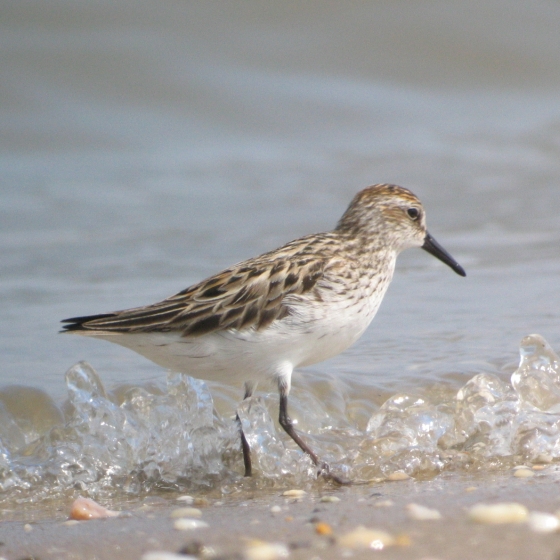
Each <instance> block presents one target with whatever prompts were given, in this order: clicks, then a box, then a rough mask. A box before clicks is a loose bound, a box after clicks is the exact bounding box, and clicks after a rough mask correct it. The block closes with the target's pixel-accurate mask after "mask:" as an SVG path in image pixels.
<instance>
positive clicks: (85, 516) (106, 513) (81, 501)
mask: <svg viewBox="0 0 560 560" xmlns="http://www.w3.org/2000/svg"><path fill="white" fill-rule="evenodd" d="M120 514H121V512H119V511H111V510H110V509H107V508H106V507H103V506H102V505H100V504H98V503H97V502H94V501H93V500H92V499H90V498H83V497H82V496H80V497H79V498H76V499H75V500H74V502H73V503H72V507H71V508H70V519H78V520H80V521H86V520H89V519H105V518H106V517H117V516H119V515H120Z"/></svg>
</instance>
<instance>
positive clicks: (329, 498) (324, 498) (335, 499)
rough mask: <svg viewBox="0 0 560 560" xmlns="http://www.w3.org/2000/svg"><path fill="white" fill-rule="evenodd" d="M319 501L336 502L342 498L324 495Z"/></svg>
mask: <svg viewBox="0 0 560 560" xmlns="http://www.w3.org/2000/svg"><path fill="white" fill-rule="evenodd" d="M319 501H321V502H325V503H330V504H335V503H337V502H340V498H337V497H336V496H323V497H322V498H321V499H320V500H319Z"/></svg>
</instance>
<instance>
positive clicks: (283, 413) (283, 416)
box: [278, 389, 319, 466]
mask: <svg viewBox="0 0 560 560" xmlns="http://www.w3.org/2000/svg"><path fill="white" fill-rule="evenodd" d="M278 421H279V422H280V426H282V428H284V431H285V432H286V433H287V434H288V435H289V436H290V437H291V438H292V439H293V440H294V441H295V442H296V443H297V444H298V445H299V447H300V449H301V450H302V451H303V452H304V453H307V454H308V455H309V456H310V457H311V460H312V461H313V464H314V465H316V466H319V458H318V457H317V455H315V453H313V451H312V450H311V449H310V447H309V446H308V445H307V444H306V443H305V442H304V441H303V440H302V439H301V438H300V437H299V435H298V433H297V432H296V431H295V429H294V425H293V424H292V420H291V418H290V417H289V416H288V396H287V395H286V394H285V392H283V391H282V389H280V417H279V418H278Z"/></svg>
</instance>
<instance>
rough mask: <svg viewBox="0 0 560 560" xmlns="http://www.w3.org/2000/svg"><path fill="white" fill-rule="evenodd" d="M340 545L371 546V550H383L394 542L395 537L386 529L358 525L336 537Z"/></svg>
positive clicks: (350, 546) (345, 546) (352, 546)
mask: <svg viewBox="0 0 560 560" xmlns="http://www.w3.org/2000/svg"><path fill="white" fill-rule="evenodd" d="M337 542H338V544H339V545H340V546H342V547H344V548H371V549H372V550H383V549H384V548H386V547H388V546H392V545H394V544H395V538H394V537H393V536H392V535H390V534H389V533H387V532H386V531H380V530H378V529H367V528H366V527H363V526H362V525H360V526H359V527H356V528H355V529H354V530H353V531H350V533H346V534H345V535H342V536H341V537H339V538H338V539H337Z"/></svg>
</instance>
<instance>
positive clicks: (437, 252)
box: [422, 232, 467, 276]
mask: <svg viewBox="0 0 560 560" xmlns="http://www.w3.org/2000/svg"><path fill="white" fill-rule="evenodd" d="M422 249H424V251H428V253H430V254H431V255H434V257H436V258H438V259H439V260H440V261H441V262H443V263H445V264H446V265H447V266H448V267H450V268H452V269H453V270H454V271H455V272H456V273H457V274H458V275H459V276H466V275H467V273H466V272H465V271H464V270H463V267H462V266H461V265H460V264H459V263H458V262H457V261H456V260H455V259H454V258H453V257H452V256H451V255H450V254H449V253H448V252H447V251H446V250H445V249H444V248H443V247H442V246H441V245H440V244H439V243H438V242H437V241H436V240H435V239H434V238H433V237H432V236H431V235H430V234H429V233H428V232H426V237H425V238H424V245H422Z"/></svg>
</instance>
